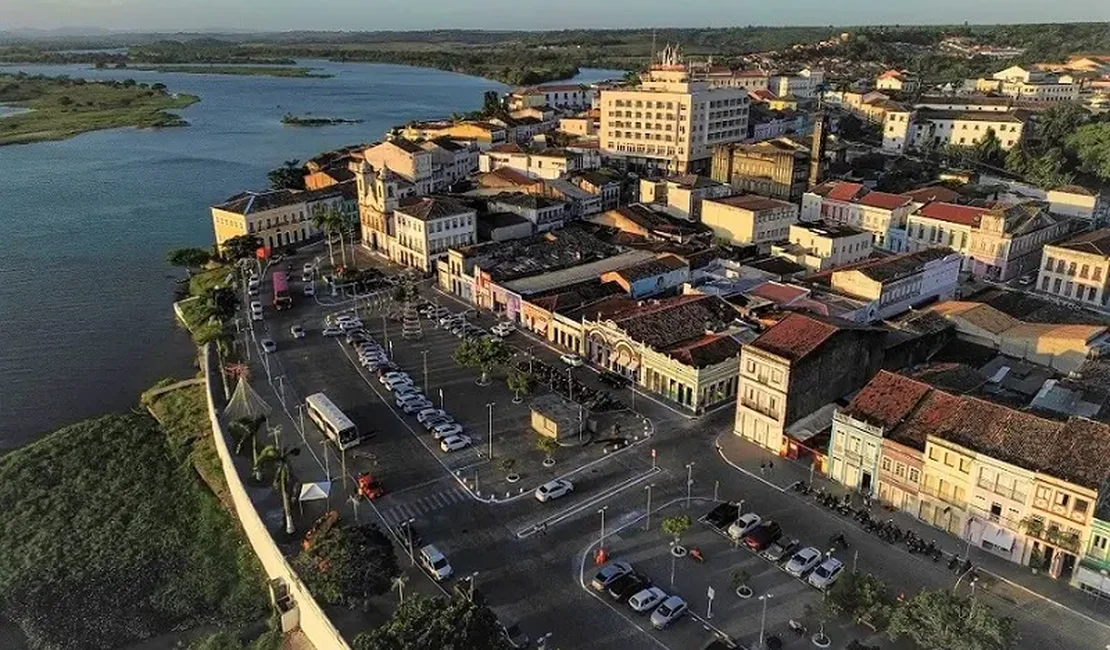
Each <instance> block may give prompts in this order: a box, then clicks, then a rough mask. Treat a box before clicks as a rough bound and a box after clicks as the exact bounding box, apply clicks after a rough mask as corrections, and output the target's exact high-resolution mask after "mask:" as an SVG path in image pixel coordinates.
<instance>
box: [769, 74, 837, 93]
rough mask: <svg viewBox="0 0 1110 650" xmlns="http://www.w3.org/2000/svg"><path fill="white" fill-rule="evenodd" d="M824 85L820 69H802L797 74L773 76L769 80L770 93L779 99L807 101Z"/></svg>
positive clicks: (823, 77)
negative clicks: (791, 98) (790, 98)
mask: <svg viewBox="0 0 1110 650" xmlns="http://www.w3.org/2000/svg"><path fill="white" fill-rule="evenodd" d="M824 83H825V71H824V70H821V69H820V68H814V69H810V68H803V69H801V70H799V71H798V72H797V74H785V75H775V76H773V77H771V78H770V80H769V83H768V85H769V87H770V89H771V92H773V93H775V94H776V95H778V96H779V97H797V98H799V99H809V98H811V97H816V96H817V91H818V89H819V88H820V86H821V85H822V84H824Z"/></svg>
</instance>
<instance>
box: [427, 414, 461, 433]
mask: <svg viewBox="0 0 1110 650" xmlns="http://www.w3.org/2000/svg"><path fill="white" fill-rule="evenodd" d="M454 422H455V419H454V418H452V417H451V416H450V415H437V416H435V417H434V418H431V419H428V420H424V422H423V423H422V424H423V425H424V429H425V430H427V431H431V430H432V429H435V428H436V427H438V426H439V425H441V424H452V423H454Z"/></svg>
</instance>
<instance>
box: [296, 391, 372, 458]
mask: <svg viewBox="0 0 1110 650" xmlns="http://www.w3.org/2000/svg"><path fill="white" fill-rule="evenodd" d="M304 403H305V406H306V407H308V416H309V417H310V418H312V422H313V423H314V424H315V425H316V428H318V429H320V431H322V432H323V433H324V435H326V436H327V437H329V438H331V440H332V442H334V443H335V445H336V446H337V447H339V449H340V450H345V449H350V448H351V447H354V446H355V445H357V444H358V443H359V442H361V440H362V439H361V438H360V437H359V435H358V427H356V426H355V423H354V422H351V419H350V418H348V417H347V416H346V415H344V414H343V411H340V410H339V407H337V406H336V405H335V404H332V402H331V400H330V399H328V396H327V395H325V394H323V393H316V394H315V395H309V396H308V399H306V400H305V401H304Z"/></svg>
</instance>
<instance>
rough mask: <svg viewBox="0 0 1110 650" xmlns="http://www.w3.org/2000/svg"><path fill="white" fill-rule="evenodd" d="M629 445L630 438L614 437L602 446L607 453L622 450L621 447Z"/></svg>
mask: <svg viewBox="0 0 1110 650" xmlns="http://www.w3.org/2000/svg"><path fill="white" fill-rule="evenodd" d="M627 446H628V438H614V439H612V440H610V441H608V442H606V443H605V446H604V447H602V448H601V450H602V451H604V452H605V453H607V454H611V453H613V452H614V451H620V450H621V449H624V448H625V447H627Z"/></svg>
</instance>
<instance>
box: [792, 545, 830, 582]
mask: <svg viewBox="0 0 1110 650" xmlns="http://www.w3.org/2000/svg"><path fill="white" fill-rule="evenodd" d="M820 561H821V551H820V550H819V549H817V548H814V547H812V546H807V547H805V548H803V549H802V550H800V551H798V552H797V553H795V554H794V556H793V557H791V558H790V561H789V562H787V563H786V567H784V568H785V570H786V572H787V573H789V574H790V575H792V576H794V577H795V578H801V577H802V576H804V575H805V574H807V573H809V572H810V570H811V569H813V567H815V566H817V563H818V562H820Z"/></svg>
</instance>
